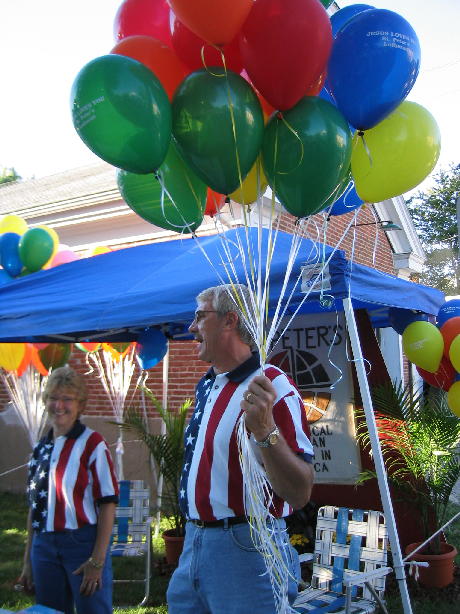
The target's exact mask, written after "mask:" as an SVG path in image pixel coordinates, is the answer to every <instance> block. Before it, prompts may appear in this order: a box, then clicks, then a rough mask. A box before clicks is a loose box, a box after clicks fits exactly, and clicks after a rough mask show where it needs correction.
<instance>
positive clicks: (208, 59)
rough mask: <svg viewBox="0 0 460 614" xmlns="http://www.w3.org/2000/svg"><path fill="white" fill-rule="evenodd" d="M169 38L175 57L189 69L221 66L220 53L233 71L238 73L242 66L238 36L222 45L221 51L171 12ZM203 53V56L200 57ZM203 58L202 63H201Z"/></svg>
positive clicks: (226, 64)
mask: <svg viewBox="0 0 460 614" xmlns="http://www.w3.org/2000/svg"><path fill="white" fill-rule="evenodd" d="M171 17H172V24H171V39H172V46H173V49H174V51H175V52H176V53H177V57H178V58H180V59H181V60H182V62H183V63H184V64H186V65H187V66H188V68H190V70H192V71H193V70H200V69H201V68H207V67H210V66H223V65H224V64H223V61H222V54H223V55H224V58H225V66H226V67H227V69H229V70H233V72H236V73H239V72H241V69H242V68H243V60H242V59H241V54H240V45H239V40H238V37H237V38H234V39H233V40H232V41H231V42H230V43H229V44H228V45H224V46H223V47H222V53H221V52H220V51H219V50H218V49H216V48H215V47H213V46H212V45H210V44H209V43H207V42H206V41H205V40H203V39H202V38H200V37H199V36H197V35H196V34H194V33H193V32H192V31H191V30H189V28H187V26H186V25H184V24H183V23H182V22H181V21H179V19H177V17H175V16H174V17H173V13H172V12H171ZM202 50H203V51H202ZM202 53H203V57H202ZM203 58H204V63H203Z"/></svg>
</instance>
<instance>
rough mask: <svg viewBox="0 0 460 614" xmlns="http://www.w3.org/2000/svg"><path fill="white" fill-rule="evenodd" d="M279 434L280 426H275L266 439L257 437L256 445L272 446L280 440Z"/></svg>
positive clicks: (260, 446) (261, 446) (262, 446)
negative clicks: (260, 439)
mask: <svg viewBox="0 0 460 614" xmlns="http://www.w3.org/2000/svg"><path fill="white" fill-rule="evenodd" d="M279 434H280V432H279V430H278V427H277V426H275V428H274V429H273V430H271V431H270V432H269V433H268V435H267V436H266V437H265V438H264V439H262V441H257V439H254V441H255V444H256V446H259V448H270V447H271V446H274V445H275V444H276V443H277V442H278V437H279Z"/></svg>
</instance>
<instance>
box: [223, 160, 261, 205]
mask: <svg viewBox="0 0 460 614" xmlns="http://www.w3.org/2000/svg"><path fill="white" fill-rule="evenodd" d="M267 185H268V181H267V178H266V177H265V173H264V171H263V168H262V163H261V161H260V157H259V158H257V160H256V161H255V162H254V164H253V166H252V168H251V170H250V171H249V173H248V174H247V175H246V177H245V179H244V181H243V183H242V184H241V186H240V187H239V188H238V189H237V190H235V191H234V192H232V193H231V194H230V198H231V199H232V200H234V201H235V202H236V203H240V204H241V205H250V204H251V203H253V202H254V201H256V200H257V198H258V197H259V196H262V195H263V193H264V192H265V190H266V189H267Z"/></svg>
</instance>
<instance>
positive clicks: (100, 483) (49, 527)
mask: <svg viewBox="0 0 460 614" xmlns="http://www.w3.org/2000/svg"><path fill="white" fill-rule="evenodd" d="M27 492H28V497H29V504H30V507H31V510H32V528H33V530H34V531H40V532H41V531H64V530H66V529H78V528H80V527H82V526H84V525H86V524H97V509H96V502H97V503H109V502H113V503H117V502H118V482H117V479H116V477H115V472H114V469H113V463H112V458H111V456H110V452H109V449H108V447H107V444H106V442H105V440H104V438H103V437H102V435H100V434H99V433H97V432H96V431H93V430H92V429H90V428H88V427H87V426H84V425H83V424H82V423H81V422H80V421H79V420H77V421H76V422H75V424H74V426H73V427H72V429H71V430H70V431H69V432H68V433H67V434H66V435H62V436H60V437H57V438H56V440H55V441H54V442H53V432H52V430H51V431H50V432H49V433H48V434H47V435H46V436H45V437H43V438H42V439H41V440H40V441H39V442H38V443H37V445H36V446H35V448H34V450H33V452H32V457H31V459H30V461H29V477H28V487H27Z"/></svg>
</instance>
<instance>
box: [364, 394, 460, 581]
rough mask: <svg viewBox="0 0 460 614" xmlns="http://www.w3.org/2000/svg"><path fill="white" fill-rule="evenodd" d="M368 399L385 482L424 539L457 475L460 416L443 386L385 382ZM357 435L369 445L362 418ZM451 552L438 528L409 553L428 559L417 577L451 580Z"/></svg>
mask: <svg viewBox="0 0 460 614" xmlns="http://www.w3.org/2000/svg"><path fill="white" fill-rule="evenodd" d="M372 398H373V402H374V410H375V418H376V423H377V429H378V433H379V439H380V445H381V449H382V455H383V458H384V461H385V465H386V468H387V471H388V478H389V481H390V482H391V483H392V484H393V486H395V487H396V489H397V492H398V493H400V494H401V497H402V498H403V499H405V500H407V501H410V502H411V503H412V504H413V505H414V506H415V507H416V509H417V510H418V511H419V513H420V516H419V518H420V522H421V529H422V535H423V541H425V540H427V539H429V538H430V537H431V536H432V535H433V534H434V533H436V531H438V530H439V529H441V527H442V526H443V525H444V524H445V523H446V521H447V520H448V518H447V508H448V505H449V499H450V495H451V493H452V490H453V488H454V486H455V484H456V482H457V481H458V479H459V478H460V450H459V447H458V445H459V439H460V420H459V419H458V418H457V417H456V416H454V415H453V414H452V412H451V410H450V409H449V407H448V406H447V402H446V398H445V393H444V391H442V390H439V389H435V388H430V391H429V393H425V392H424V391H419V392H418V393H415V394H414V393H413V392H412V390H411V389H410V388H409V387H406V388H405V387H403V386H402V385H391V384H389V385H388V384H386V385H383V386H379V387H376V388H374V389H373V390H372ZM357 436H358V439H359V440H360V441H361V442H362V443H363V444H364V447H369V446H370V441H369V434H368V431H367V427H366V425H365V423H363V422H361V423H360V425H359V426H358V432H357ZM372 477H375V473H374V472H372V471H365V472H363V473H361V475H360V481H361V482H362V481H365V480H367V479H370V478H372ZM420 543H423V542H419V543H418V544H409V545H408V546H407V547H406V553H407V554H409V553H410V552H412V551H413V550H415V549H416V547H417V546H418V545H420ZM456 554H457V551H456V549H455V548H454V547H453V546H451V545H450V544H446V543H445V541H442V540H441V534H440V533H438V534H437V535H436V536H435V537H433V538H432V539H431V540H430V541H429V543H428V544H427V545H426V546H425V547H424V548H423V551H422V552H420V554H419V553H416V554H414V559H415V560H428V561H429V563H430V567H429V568H423V567H420V568H419V571H420V582H421V583H423V584H425V585H426V584H428V583H429V584H430V585H431V586H438V587H441V586H446V585H447V584H449V583H450V582H452V579H453V559H454V557H455V556H456ZM426 557H430V558H426ZM433 557H435V562H434V561H433ZM439 557H441V559H442V560H444V559H447V561H446V563H447V564H446V568H447V573H448V575H447V577H445V578H444V579H442V578H441V577H438V576H439V574H438V571H439V570H438V567H439V565H438V563H439V561H440V560H441V559H439ZM440 573H442V572H440Z"/></svg>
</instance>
